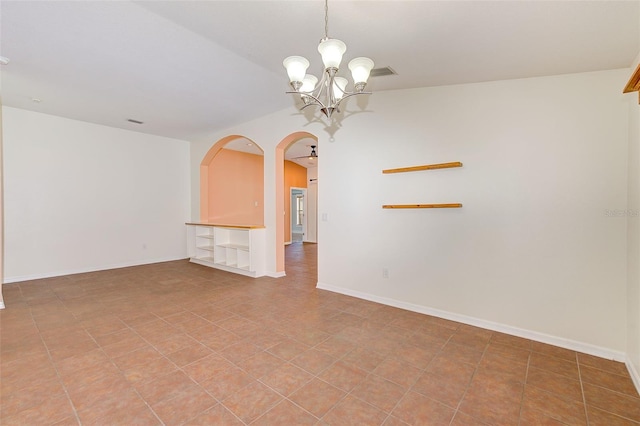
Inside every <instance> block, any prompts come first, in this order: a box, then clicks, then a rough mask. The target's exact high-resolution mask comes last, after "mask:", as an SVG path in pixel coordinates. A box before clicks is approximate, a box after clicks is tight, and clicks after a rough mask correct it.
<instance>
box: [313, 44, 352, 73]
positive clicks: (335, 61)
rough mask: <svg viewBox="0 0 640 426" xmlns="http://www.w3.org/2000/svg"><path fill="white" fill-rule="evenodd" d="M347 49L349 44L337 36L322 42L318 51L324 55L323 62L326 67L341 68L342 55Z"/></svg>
mask: <svg viewBox="0 0 640 426" xmlns="http://www.w3.org/2000/svg"><path fill="white" fill-rule="evenodd" d="M346 51H347V45H346V44H344V43H343V42H342V41H340V40H337V39H335V38H330V39H327V40H324V41H322V42H320V45H318V52H320V54H321V55H322V62H323V63H324V67H325V69H326V68H340V62H341V61H342V55H344V52H346Z"/></svg>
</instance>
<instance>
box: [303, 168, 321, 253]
mask: <svg viewBox="0 0 640 426" xmlns="http://www.w3.org/2000/svg"><path fill="white" fill-rule="evenodd" d="M318 161H320V160H318ZM318 185H319V181H318V168H317V167H309V168H308V169H307V235H305V241H306V242H309V243H317V242H318Z"/></svg>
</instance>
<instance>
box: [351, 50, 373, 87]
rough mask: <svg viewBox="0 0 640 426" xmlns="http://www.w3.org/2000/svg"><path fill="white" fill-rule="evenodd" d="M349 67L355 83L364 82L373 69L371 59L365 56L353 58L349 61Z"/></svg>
mask: <svg viewBox="0 0 640 426" xmlns="http://www.w3.org/2000/svg"><path fill="white" fill-rule="evenodd" d="M349 69H350V70H351V75H352V76H353V82H354V83H355V84H358V83H366V82H367V80H368V79H369V74H370V73H371V70H372V69H373V61H372V60H371V59H369V58H365V57H360V58H355V59H352V60H351V62H349Z"/></svg>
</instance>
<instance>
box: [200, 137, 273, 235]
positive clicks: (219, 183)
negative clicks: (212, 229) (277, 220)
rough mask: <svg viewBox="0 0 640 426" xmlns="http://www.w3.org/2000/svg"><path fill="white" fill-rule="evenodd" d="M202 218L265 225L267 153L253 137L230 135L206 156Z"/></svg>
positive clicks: (225, 222) (212, 221) (201, 168)
mask: <svg viewBox="0 0 640 426" xmlns="http://www.w3.org/2000/svg"><path fill="white" fill-rule="evenodd" d="M200 220H201V221H202V222H205V223H207V222H208V223H223V224H229V225H264V153H263V150H262V148H261V147H260V146H259V145H257V144H256V143H255V142H253V141H252V140H251V139H249V138H247V137H245V136H241V135H229V136H226V137H224V138H222V139H220V140H219V141H218V142H216V143H215V144H214V145H213V146H212V147H211V148H210V149H209V151H208V152H207V154H206V155H205V156H204V158H203V159H202V162H201V163H200Z"/></svg>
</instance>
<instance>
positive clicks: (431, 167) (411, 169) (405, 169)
mask: <svg viewBox="0 0 640 426" xmlns="http://www.w3.org/2000/svg"><path fill="white" fill-rule="evenodd" d="M452 167H462V163H461V162H459V161H454V162H452V163H440V164H425V165H423V166H413V167H400V168H398V169H386V170H383V171H382V173H384V174H388V173H405V172H417V171H420V170H437V169H450V168H452Z"/></svg>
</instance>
